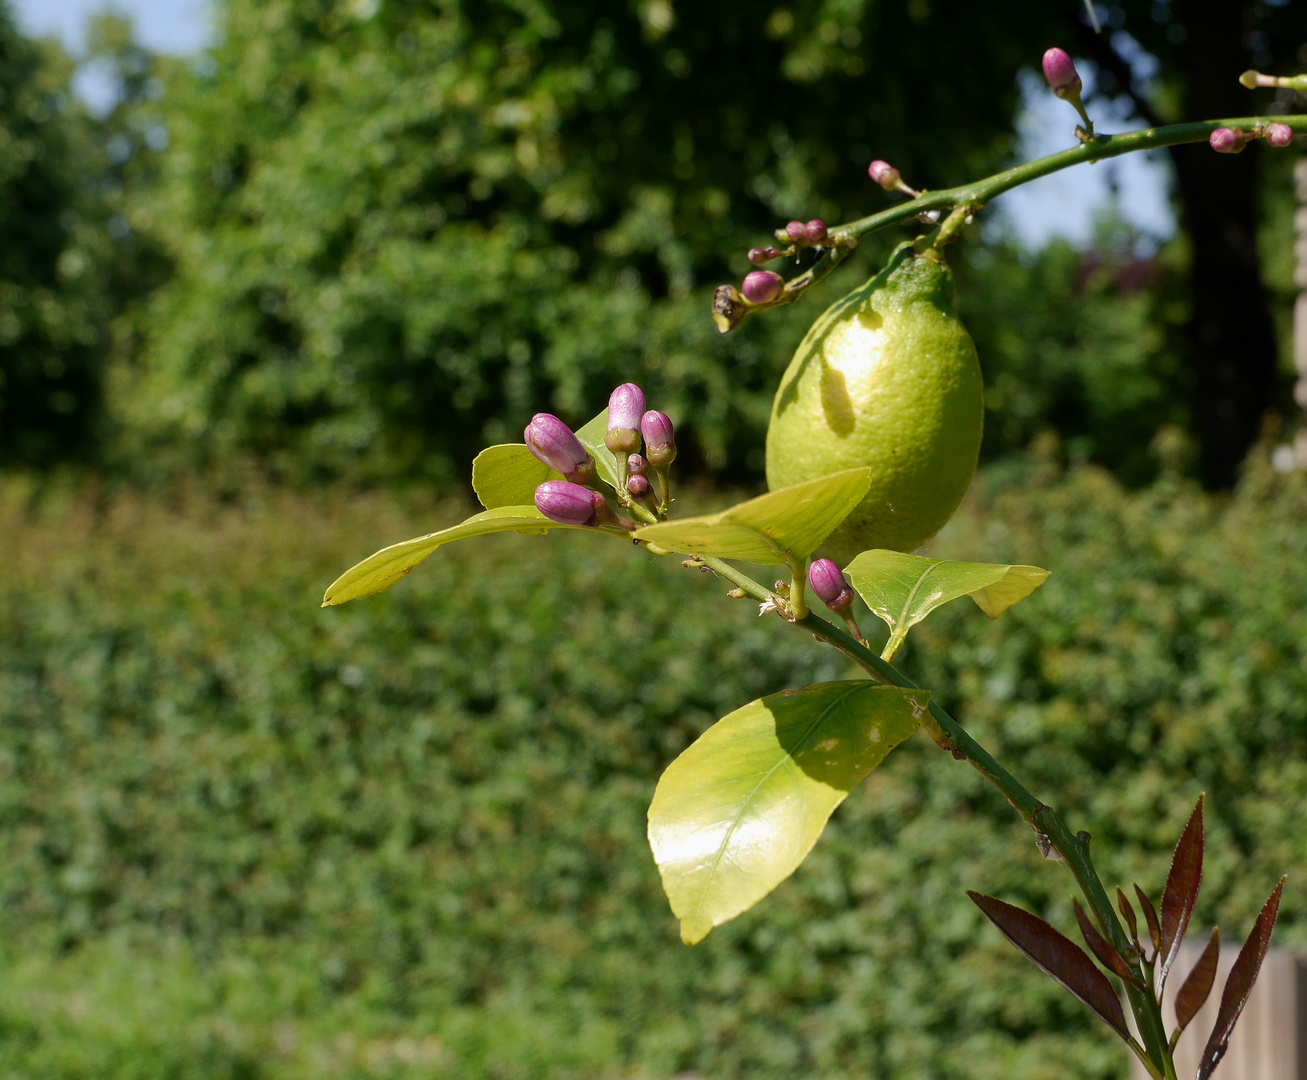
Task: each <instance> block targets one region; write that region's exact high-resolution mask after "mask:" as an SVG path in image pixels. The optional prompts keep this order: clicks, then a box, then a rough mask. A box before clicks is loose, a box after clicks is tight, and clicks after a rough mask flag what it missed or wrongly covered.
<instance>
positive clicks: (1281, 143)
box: [1266, 123, 1293, 150]
mask: <svg viewBox="0 0 1307 1080" xmlns="http://www.w3.org/2000/svg"><path fill="white" fill-rule="evenodd" d="M1266 141H1267V142H1268V143H1270V144H1271V145H1272V146H1274V147H1275V148H1276V149H1277V150H1283V149H1284V148H1285V147H1286V146H1288V145H1289V144H1290V143H1291V142H1293V128H1291V127H1290V126H1289V125H1288V124H1278V123H1277V124H1267V125H1266Z"/></svg>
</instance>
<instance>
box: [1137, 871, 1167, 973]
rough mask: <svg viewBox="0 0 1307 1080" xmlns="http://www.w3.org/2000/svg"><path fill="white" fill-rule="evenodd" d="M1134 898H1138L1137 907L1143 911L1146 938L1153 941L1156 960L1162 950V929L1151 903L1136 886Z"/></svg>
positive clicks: (1155, 909)
mask: <svg viewBox="0 0 1307 1080" xmlns="http://www.w3.org/2000/svg"><path fill="white" fill-rule="evenodd" d="M1135 896H1137V897H1139V906H1140V907H1141V908H1143V911H1144V922H1146V923H1147V924H1148V936H1149V937H1150V938H1151V939H1152V941H1153V959H1154V960H1156V959H1157V954H1158V953H1159V952H1160V951H1161V949H1162V928H1161V926H1160V925H1158V922H1157V908H1155V907H1153V902H1152V901H1151V900H1149V899H1148V894H1147V893H1146V892H1144V890H1143V889H1141V888H1140V887H1139V886H1138V885H1137V884H1136V885H1135Z"/></svg>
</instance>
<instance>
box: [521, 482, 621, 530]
mask: <svg viewBox="0 0 1307 1080" xmlns="http://www.w3.org/2000/svg"><path fill="white" fill-rule="evenodd" d="M535 504H536V509H537V510H539V511H540V513H542V514H544V516H545V517H547V518H548V519H549V520H550V521H556V522H558V524H559V525H598V524H599V522H601V521H603V520H604V519H605V518H607V517H608V516H609V514H608V504H607V503H606V502H604V497H603V496H602V495H600V494H599V492H597V491H593V490H591V489H590V488H586V487H582V486H581V485H580V484H572V483H569V482H568V481H566V480H546V481H545V482H544V483H543V484H541V485H540V486H539V487H538V488H536V494H535Z"/></svg>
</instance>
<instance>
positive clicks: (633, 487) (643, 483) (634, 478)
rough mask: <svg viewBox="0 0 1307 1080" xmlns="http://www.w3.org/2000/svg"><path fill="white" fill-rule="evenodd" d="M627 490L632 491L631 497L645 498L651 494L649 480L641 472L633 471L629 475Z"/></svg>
mask: <svg viewBox="0 0 1307 1080" xmlns="http://www.w3.org/2000/svg"><path fill="white" fill-rule="evenodd" d="M626 490H627V491H628V492H630V494H631V498H633V499H643V498H644V497H645V496H646V495H648V494H649V481H648V480H646V479H645V478H644V477H643V476H641V475H640V474H639V473H632V474H631V475H630V476H629V477H627V480H626Z"/></svg>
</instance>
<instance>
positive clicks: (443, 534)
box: [322, 506, 626, 607]
mask: <svg viewBox="0 0 1307 1080" xmlns="http://www.w3.org/2000/svg"><path fill="white" fill-rule="evenodd" d="M583 528H587V527H586V526H582V525H558V524H556V523H555V522H552V521H550V520H549V519H548V518H546V517H545V516H544V515H543V514H541V513H540V511H539V510H537V509H536V508H535V507H534V506H498V507H495V509H493V510H483V511H482V512H481V513H479V514H473V515H472V516H471V517H470V518H468V519H467V520H466V521H464V522H462V523H461V524H458V525H455V526H453V527H452V528H448V529H442V530H441V531H440V532H434V533H430V534H428V535H427V536H418V537H414V538H413V539H412V540H405V541H404V542H403V543H401V544H392V545H391V546H390V547H388V548H382V549H381V550H380V551H378V552H376V553H374V554H372V555H369V556H368V557H367V558H366V559H364V560H363V561H362V562H361V563H357V564H356V565H354V566H351V567H350V568H349V569H348V570H346V571H345V572H344V573H343V574H341V575H340V577H338V578H337V579H336V580H335V581H333V582H332V583H331V586H330V587H329V588H328V589H327V594H326V596H324V597H323V598H322V606H323V607H330V606H332V605H335V604H343V603H345V601H347V600H358V599H360V598H361V597H364V596H371V595H373V594H374V593H379V592H384V591H385V590H386V589H389V588H390V587H391V586H392V585H394V584H395V582H397V581H399V580H400V579H401V578H402V577H404V576H405V575H406V574H408V572H409V571H410V570H412V569H413V567H415V566H417V564H418V563H420V562H421V561H422V560H423V559H425V558H426V557H427V556H428V555H430V554H431V553H432V552H433V551H435V550H436V548H438V547H440V546H441V545H442V544H448V543H451V542H453V541H454V540H464V539H466V538H468V537H471V536H485V535H487V534H489V533H498V532H518V533H543V532H548V531H549V530H550V529H583ZM588 531H591V532H598V531H600V530H597V529H589V530H588ZM623 535H626V534H623Z"/></svg>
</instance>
